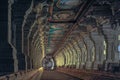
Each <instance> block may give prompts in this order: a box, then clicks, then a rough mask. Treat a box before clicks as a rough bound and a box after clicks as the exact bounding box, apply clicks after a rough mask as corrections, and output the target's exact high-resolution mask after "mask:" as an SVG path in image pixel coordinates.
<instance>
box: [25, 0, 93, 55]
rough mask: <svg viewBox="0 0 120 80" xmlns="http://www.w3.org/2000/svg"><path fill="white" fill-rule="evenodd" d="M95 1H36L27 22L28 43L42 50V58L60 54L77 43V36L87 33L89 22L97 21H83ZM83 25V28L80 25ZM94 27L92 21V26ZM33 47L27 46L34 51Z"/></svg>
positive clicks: (26, 38)
mask: <svg viewBox="0 0 120 80" xmlns="http://www.w3.org/2000/svg"><path fill="white" fill-rule="evenodd" d="M93 1H94V0H44V1H43V0H42V1H40V2H39V1H38V0H33V3H32V4H33V6H32V10H31V12H29V14H28V15H27V16H28V17H27V18H26V22H25V21H24V27H23V33H24V34H23V39H24V42H27V40H29V43H30V42H32V44H33V45H34V46H35V47H37V49H38V47H39V48H41V50H42V51H41V52H42V54H45V55H47V54H55V53H57V51H58V49H59V48H60V47H62V45H64V44H66V43H68V42H70V40H72V39H74V37H73V36H74V35H76V34H78V33H79V32H80V31H81V30H80V29H83V31H84V30H86V27H84V26H87V22H88V21H91V20H94V19H91V18H85V17H83V15H86V14H85V13H86V11H87V9H88V8H90V5H91V4H92V2H93ZM85 7H87V8H85ZM81 16H82V17H83V18H81ZM84 18H85V19H84ZM82 20H83V21H82ZM81 22H82V23H83V25H79V23H80V24H81ZM85 24H86V25H85ZM92 24H93V23H92V21H91V22H90V23H89V25H92ZM74 30H75V31H74ZM86 31H87V30H86ZM28 34H29V36H27V35H28ZM70 35H71V36H70ZM29 43H23V44H24V46H25V47H28V48H30V47H32V46H31V44H29Z"/></svg>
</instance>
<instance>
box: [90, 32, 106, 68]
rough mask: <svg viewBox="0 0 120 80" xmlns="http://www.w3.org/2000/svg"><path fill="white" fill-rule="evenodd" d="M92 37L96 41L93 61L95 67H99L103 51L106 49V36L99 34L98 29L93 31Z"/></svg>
mask: <svg viewBox="0 0 120 80" xmlns="http://www.w3.org/2000/svg"><path fill="white" fill-rule="evenodd" d="M91 38H92V39H93V41H94V45H95V59H94V61H93V69H95V70H97V69H98V64H101V63H102V61H103V60H102V59H103V57H102V56H103V51H104V44H103V43H104V38H103V36H102V35H99V34H98V32H97V31H95V32H91Z"/></svg>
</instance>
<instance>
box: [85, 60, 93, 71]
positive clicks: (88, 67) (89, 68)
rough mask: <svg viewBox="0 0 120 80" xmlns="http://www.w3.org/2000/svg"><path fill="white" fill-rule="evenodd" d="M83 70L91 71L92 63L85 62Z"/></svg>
mask: <svg viewBox="0 0 120 80" xmlns="http://www.w3.org/2000/svg"><path fill="white" fill-rule="evenodd" d="M85 68H86V69H88V70H91V69H92V62H90V61H88V62H86V65H85Z"/></svg>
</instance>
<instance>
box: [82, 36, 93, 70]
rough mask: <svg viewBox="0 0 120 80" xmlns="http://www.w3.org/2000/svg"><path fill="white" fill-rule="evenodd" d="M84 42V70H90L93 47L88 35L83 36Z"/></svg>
mask: <svg viewBox="0 0 120 80" xmlns="http://www.w3.org/2000/svg"><path fill="white" fill-rule="evenodd" d="M83 38H84V42H85V44H86V46H87V61H86V69H91V68H92V48H93V47H94V44H93V42H92V41H91V39H90V37H89V35H85V36H83Z"/></svg>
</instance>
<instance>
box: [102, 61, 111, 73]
mask: <svg viewBox="0 0 120 80" xmlns="http://www.w3.org/2000/svg"><path fill="white" fill-rule="evenodd" d="M109 63H112V60H105V61H104V63H103V65H104V70H105V71H108V65H109Z"/></svg>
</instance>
